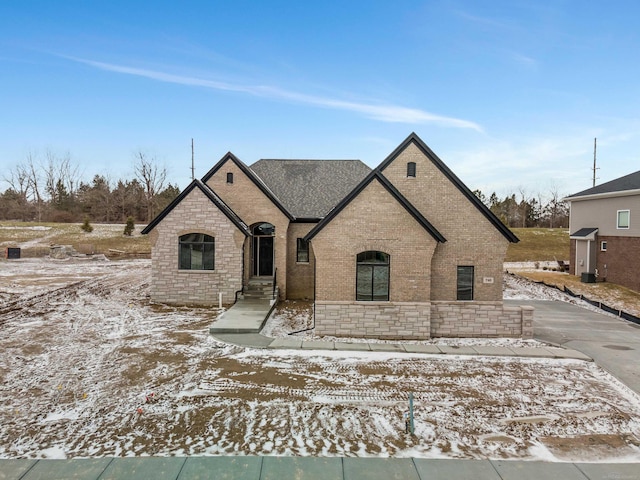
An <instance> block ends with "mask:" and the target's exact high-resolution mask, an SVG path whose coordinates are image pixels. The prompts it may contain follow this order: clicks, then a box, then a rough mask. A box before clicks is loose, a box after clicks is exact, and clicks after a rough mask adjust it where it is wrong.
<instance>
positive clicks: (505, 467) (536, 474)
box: [491, 460, 617, 480]
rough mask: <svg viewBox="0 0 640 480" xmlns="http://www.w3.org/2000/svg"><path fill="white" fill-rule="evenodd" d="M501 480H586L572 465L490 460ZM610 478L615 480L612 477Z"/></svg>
mask: <svg viewBox="0 0 640 480" xmlns="http://www.w3.org/2000/svg"><path fill="white" fill-rule="evenodd" d="M491 464H492V465H493V466H494V467H495V469H496V470H497V472H498V474H499V475H500V478H502V480H540V479H541V478H561V479H562V480H586V479H587V478H588V477H587V476H585V475H584V474H583V473H582V472H581V471H580V470H579V469H578V467H576V466H575V465H574V464H573V463H545V462H525V461H518V460H512V461H509V460H492V461H491ZM611 478H617V477H616V476H613V477H611Z"/></svg>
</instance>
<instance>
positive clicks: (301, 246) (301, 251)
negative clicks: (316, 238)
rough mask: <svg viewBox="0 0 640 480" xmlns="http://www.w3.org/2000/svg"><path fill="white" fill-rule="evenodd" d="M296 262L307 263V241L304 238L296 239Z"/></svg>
mask: <svg viewBox="0 0 640 480" xmlns="http://www.w3.org/2000/svg"><path fill="white" fill-rule="evenodd" d="M296 262H299V263H309V242H307V241H305V239H304V238H299V239H298V250H297V254H296Z"/></svg>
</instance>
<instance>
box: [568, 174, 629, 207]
mask: <svg viewBox="0 0 640 480" xmlns="http://www.w3.org/2000/svg"><path fill="white" fill-rule="evenodd" d="M629 190H638V193H640V170H638V171H637V172H634V173H630V174H629V175H625V176H624V177H620V178H616V179H614V180H611V181H609V182H606V183H603V184H601V185H596V186H595V187H592V188H588V189H586V190H583V191H581V192H578V193H574V194H573V195H569V196H568V197H566V198H565V200H573V199H577V198H580V197H586V196H590V195H603V196H605V195H606V194H611V193H616V192H625V191H629Z"/></svg>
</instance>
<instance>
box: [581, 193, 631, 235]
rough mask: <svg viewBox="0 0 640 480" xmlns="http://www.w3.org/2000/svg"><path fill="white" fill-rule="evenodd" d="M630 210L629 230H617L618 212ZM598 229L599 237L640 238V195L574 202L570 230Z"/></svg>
mask: <svg viewBox="0 0 640 480" xmlns="http://www.w3.org/2000/svg"><path fill="white" fill-rule="evenodd" d="M620 210H629V228H624V229H619V228H617V222H618V211H620ZM585 227H596V228H598V236H601V237H602V236H610V237H640V195H638V194H636V195H627V196H616V197H610V198H593V199H589V200H579V201H577V200H572V201H571V217H570V221H569V230H570V232H571V233H573V232H575V231H577V230H579V229H581V228H585Z"/></svg>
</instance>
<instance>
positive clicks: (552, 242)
mask: <svg viewBox="0 0 640 480" xmlns="http://www.w3.org/2000/svg"><path fill="white" fill-rule="evenodd" d="M511 230H512V231H513V233H515V234H516V236H517V237H518V238H519V239H520V242H519V243H512V244H510V245H509V248H508V249H507V256H506V258H505V262H535V261H547V260H568V259H569V230H567V229H566V228H512V229H511Z"/></svg>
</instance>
